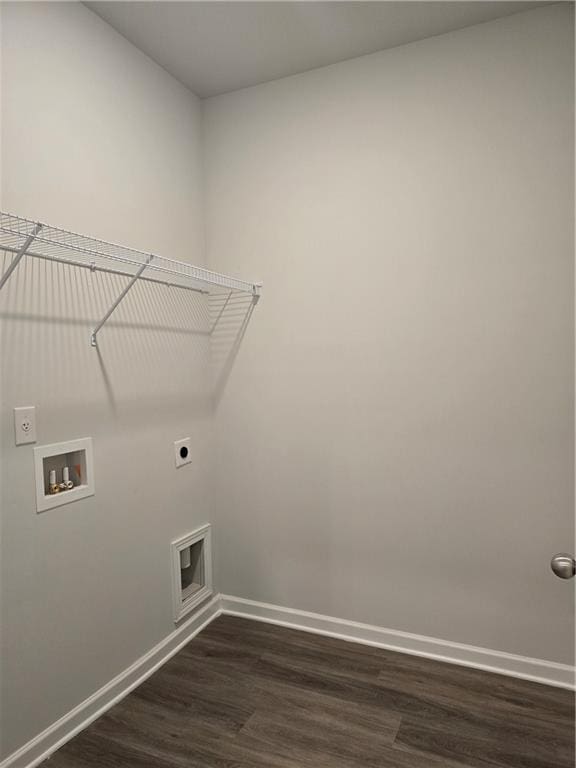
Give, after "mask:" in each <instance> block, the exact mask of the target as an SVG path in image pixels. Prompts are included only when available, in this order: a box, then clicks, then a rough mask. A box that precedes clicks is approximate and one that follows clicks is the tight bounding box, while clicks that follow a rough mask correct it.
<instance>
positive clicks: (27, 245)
mask: <svg viewBox="0 0 576 768" xmlns="http://www.w3.org/2000/svg"><path fill="white" fill-rule="evenodd" d="M41 229H42V224H40V222H36V225H35V227H34V229H33V230H32V232H31V233H30V234H29V235H28V237H27V238H26V240H25V241H24V243H23V245H22V247H21V248H20V250H18V251H16V256H15V257H14V258H13V259H12V261H11V262H10V266H9V267H8V269H7V270H6V271H5V272H4V274H3V275H2V277H1V278H0V290H2V288H3V287H4V284H5V283H6V282H7V281H8V278H9V277H10V275H11V274H12V272H14V270H15V269H16V267H17V266H18V264H19V263H20V261H21V259H22V257H23V256H24V255H25V254H26V251H27V250H28V248H30V246H31V245H32V243H33V241H34V239H35V237H36V235H37V234H38V233H39V232H40V230H41Z"/></svg>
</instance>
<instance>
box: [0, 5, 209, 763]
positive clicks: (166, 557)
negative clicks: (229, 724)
mask: <svg viewBox="0 0 576 768" xmlns="http://www.w3.org/2000/svg"><path fill="white" fill-rule="evenodd" d="M2 16H3V19H2V22H3V23H2V27H3V29H2V55H1V62H2V84H1V85H2V97H3V104H2V107H3V111H2V172H1V184H2V208H3V209H4V210H8V211H11V212H14V213H17V214H21V215H24V216H28V217H31V218H33V219H40V220H42V221H45V222H46V223H49V224H54V225H59V226H62V227H65V228H69V229H72V230H75V231H79V232H83V233H85V234H89V235H93V236H96V237H101V238H105V239H110V240H113V241H117V242H120V243H124V244H126V245H130V246H133V247H136V248H142V249H144V250H146V251H151V252H156V253H159V254H161V255H164V256H167V257H169V258H176V259H184V260H190V261H193V262H201V261H202V250H203V248H202V240H203V236H202V221H201V206H200V183H199V178H200V166H201V163H200V146H199V138H200V129H199V118H200V111H199V104H198V101H197V99H196V97H194V96H192V95H191V94H190V92H188V91H187V90H186V89H185V88H184V87H183V86H181V85H180V84H178V83H177V82H176V81H175V80H173V79H172V78H171V77H170V76H169V75H167V74H166V73H165V72H164V71H163V70H162V69H160V68H159V67H158V66H157V65H155V64H153V63H152V62H151V61H150V60H149V59H147V58H146V57H145V56H144V55H143V54H142V53H140V52H139V51H137V50H136V49H135V48H133V47H132V46H131V45H130V44H129V43H127V41H126V40H124V39H123V38H122V37H121V36H120V35H118V34H117V33H115V32H114V31H113V30H112V29H111V28H110V27H109V26H108V25H107V24H105V23H104V22H103V21H101V20H100V19H99V18H98V17H97V16H95V15H94V14H93V13H92V12H91V11H89V10H87V9H86V8H85V7H83V6H82V5H81V4H80V3H62V4H58V3H39V4H35V3H32V4H29V3H18V4H14V5H13V4H10V3H3V4H2ZM3 261H4V264H3V265H2V266H6V265H7V263H8V262H9V257H6V258H5V259H4V260H3ZM125 284H126V279H124V278H120V277H118V278H115V277H114V276H109V275H103V274H91V273H90V272H89V271H85V270H79V269H74V268H70V267H65V266H57V265H50V264H48V263H46V262H40V261H32V260H31V261H28V262H24V263H23V264H22V265H21V266H20V267H19V268H18V270H17V271H16V272H15V273H14V275H13V276H12V278H11V280H10V281H9V282H8V283H7V285H6V286H5V288H4V289H3V291H2V295H1V296H0V302H1V306H0V317H1V320H2V346H3V348H2V379H1V384H2V456H1V464H2V479H3V492H2V534H3V536H2V574H1V583H2V621H1V626H2V662H3V663H2V701H3V705H4V706H3V713H2V755H4V756H5V755H6V754H8V753H10V752H11V751H12V750H14V749H16V748H17V747H19V746H20V745H21V744H23V743H24V742H26V741H27V740H28V739H30V738H31V737H33V736H35V735H36V734H37V733H39V732H40V731H41V730H42V729H43V728H45V727H46V726H48V725H50V724H51V723H53V722H54V721H55V720H57V719H58V718H59V717H60V716H61V715H63V714H64V713H66V712H68V711H69V710H70V709H71V708H72V707H74V706H75V705H77V704H79V703H80V702H81V701H82V700H84V699H85V698H86V697H87V696H89V695H90V694H92V693H93V692H94V691H95V690H96V689H98V688H99V687H100V686H101V685H103V684H104V683H107V682H108V681H109V680H110V679H111V678H112V677H114V676H115V675H116V674H118V673H119V672H120V671H122V670H124V669H125V668H126V667H127V666H129V665H130V664H131V663H132V662H134V661H135V660H136V659H137V658H138V657H139V656H140V655H141V654H143V653H145V652H147V651H148V650H149V649H150V648H152V647H153V646H154V645H155V644H156V643H158V642H159V641H160V640H161V639H162V638H164V637H165V636H166V635H167V634H168V633H169V632H170V631H172V630H173V629H174V624H173V621H172V596H171V581H170V579H171V572H170V562H171V561H170V542H171V540H172V539H175V538H177V537H179V536H181V535H183V534H185V533H186V532H188V531H190V530H193V529H194V528H195V527H196V526H198V525H200V524H201V523H204V522H206V521H207V520H209V519H210V510H209V498H210V488H209V473H208V465H209V461H210V458H209V441H208V440H209V430H210V404H209V399H210V398H209V394H210V393H209V384H208V380H207V378H208V377H207V372H208V365H207V359H208V355H209V350H208V346H207V345H208V340H207V336H206V334H205V330H206V328H207V318H206V307H205V306H204V304H203V303H202V302H203V300H199V299H198V298H197V297H196V295H195V294H192V293H183V292H178V291H177V290H175V289H174V290H170V289H168V288H166V287H164V286H158V285H150V284H147V285H139V286H137V287H136V288H134V290H133V293H132V294H131V295H129V296H128V298H127V299H126V302H125V304H123V305H121V307H120V308H119V309H118V310H117V313H116V314H115V315H114V316H113V318H111V320H110V323H109V324H107V325H106V326H105V327H104V328H103V330H102V331H101V333H100V336H99V339H100V341H99V350H98V351H96V350H94V349H93V348H91V347H90V344H89V337H90V330H91V328H92V327H93V325H94V323H95V322H96V321H97V320H99V319H100V318H101V317H102V316H103V314H104V312H105V311H106V309H107V307H108V306H109V304H110V303H111V302H112V301H113V299H114V298H115V297H116V296H117V295H118V294H119V292H120V290H121V289H122V287H123V286H124V285H125ZM18 405H35V406H36V407H37V429H38V444H45V443H52V442H58V441H61V440H67V439H73V438H77V437H87V436H91V437H92V438H93V440H94V460H95V477H96V495H95V496H94V497H92V498H88V499H84V500H82V501H79V502H77V503H75V504H69V505H67V506H62V507H58V508H57V509H53V510H51V511H48V512H44V513H42V514H36V510H35V497H34V478H33V460H32V446H22V447H18V448H16V447H15V445H14V437H13V426H12V408H13V406H18ZM188 436H190V437H191V439H192V453H193V458H194V460H193V462H192V464H190V465H188V466H186V467H183V468H182V469H179V470H176V469H175V466H174V457H173V447H172V444H173V441H174V440H176V439H178V438H182V437H188Z"/></svg>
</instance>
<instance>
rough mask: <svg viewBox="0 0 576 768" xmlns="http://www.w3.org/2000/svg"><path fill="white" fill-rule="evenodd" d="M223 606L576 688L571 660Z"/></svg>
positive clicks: (236, 604)
mask: <svg viewBox="0 0 576 768" xmlns="http://www.w3.org/2000/svg"><path fill="white" fill-rule="evenodd" d="M220 610H221V612H222V613H224V614H228V615H230V616H244V617H246V618H249V619H255V620H257V621H264V622H267V623H269V624H279V625H280V626H283V627H291V628H292V629H300V630H303V631H304V632H312V633H315V634H318V635H327V636H329V637H336V638H339V639H340V640H347V641H349V642H353V643H362V644H363V645H372V646H375V647H376V648H386V649H388V650H391V651H398V652H400V653H409V654H412V655H414V656H423V657H425V658H428V659H436V660H438V661H445V662H448V663H449V664H459V665H461V666H464V667H474V668H476V669H483V670H485V671H487V672H496V673H498V674H501V675H508V676H510V677H519V678H522V679H524V680H532V681H534V682H537V683H544V684H546V685H554V686H557V687H559V688H569V689H570V690H574V688H575V672H576V670H575V668H574V667H572V666H569V665H568V664H557V663H555V662H553V661H544V660H542V659H531V658H528V657H526V656H516V655H515V654H512V653H504V652H503V651H492V650H489V649H487V648H477V647H475V646H473V645H463V644H462V643H453V642H450V641H449V640H438V639H436V638H434V637H425V636H423V635H414V634H411V633H409V632H399V631H397V630H393V629H383V628H381V627H375V626H372V625H370V624H360V623H358V622H356V621H346V620H345V619H335V618H333V617H331V616H322V615H321V614H318V613H308V612H307V611H298V610H295V609H293V608H282V607H281V606H278V605H269V604H268V603H258V602H255V601H253V600H244V599H242V598H239V597H231V596H230V595H221V597H220Z"/></svg>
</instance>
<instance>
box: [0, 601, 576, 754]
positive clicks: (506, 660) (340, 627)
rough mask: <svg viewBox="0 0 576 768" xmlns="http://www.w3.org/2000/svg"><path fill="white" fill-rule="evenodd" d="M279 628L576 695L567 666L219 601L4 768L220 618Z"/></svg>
mask: <svg viewBox="0 0 576 768" xmlns="http://www.w3.org/2000/svg"><path fill="white" fill-rule="evenodd" d="M223 613H224V614H227V615H230V616H244V617H245V618H248V619H254V620H256V621H263V622H267V623H268V624H279V625H281V626H283V627H291V628H292V629H300V630H303V631H304V632H312V633H315V634H318V635H327V636H329V637H336V638H339V639H340V640H346V641H349V642H353V643H362V644H363V645H372V646H375V647H377V648H386V649H388V650H392V651H398V652H400V653H409V654H412V655H415V656H423V657H425V658H429V659H437V660H438V661H446V662H448V663H450V664H460V665H461V666H465V667H475V668H476V669H483V670H486V671H488V672H496V673H499V674H502V675H509V676H511V677H520V678H523V679H525V680H533V681H535V682H538V683H544V684H546V685H554V686H557V687H560V688H569V689H571V690H574V688H575V685H574V680H575V669H574V667H572V666H568V665H567V664H556V663H554V662H552V661H543V660H541V659H530V658H527V657H525V656H515V655H514V654H511V653H503V652H501V651H491V650H488V649H487V648H476V647H474V646H472V645H463V644H461V643H452V642H450V641H448V640H438V639H436V638H433V637H424V636H423V635H414V634H411V633H409V632H398V631H396V630H392V629H382V628H381V627H375V626H372V625H370V624H360V623H358V622H355V621H346V620H345V619H336V618H333V617H331V616H322V615H321V614H318V613H308V612H306V611H298V610H295V609H293V608H283V607H281V606H278V605H269V604H267V603H258V602H255V601H254V600H244V599H243V598H240V597H231V596H230V595H216V596H215V597H213V598H212V600H210V602H209V603H207V604H206V605H205V606H204V607H203V608H201V609H200V610H199V611H198V612H197V613H195V614H194V616H193V617H192V618H191V619H189V620H188V621H187V622H186V623H185V624H183V625H182V626H181V627H179V628H178V629H176V630H175V631H174V632H172V633H171V634H170V635H168V637H166V638H165V639H164V640H162V641H161V642H160V643H158V645H156V646H154V648H152V649H151V650H150V651H149V652H148V653H146V654H144V656H141V657H140V658H139V659H138V660H137V661H135V662H134V664H132V665H131V666H130V667H128V669H125V670H124V671H123V672H121V673H120V674H119V675H117V676H116V677H115V678H113V679H112V680H111V681H110V682H109V683H107V684H106V685H104V686H103V687H102V688H100V689H99V690H98V691H96V693H94V694H92V695H91V696H90V697H89V698H87V699H86V700H85V701H83V702H82V703H81V704H78V706H76V707H74V709H72V710H71V711H70V712H68V713H67V714H66V715H64V716H63V717H61V718H60V720H57V721H56V722H55V723H53V724H52V725H51V726H49V727H48V728H46V730H44V731H42V733H40V734H39V735H38V736H36V737H34V738H33V739H32V740H31V741H29V742H28V743H27V744H24V746H23V747H21V748H20V749H18V750H17V751H16V752H13V753H12V754H11V755H9V756H8V757H7V758H5V759H4V760H3V761H2V762H1V763H0V768H34V767H35V766H37V765H39V764H40V763H41V762H42V761H43V760H45V759H46V758H47V757H49V756H50V755H51V754H52V753H53V752H55V751H56V750H57V749H59V748H60V747H61V746H62V745H63V744H65V743H66V742H67V741H69V740H70V739H71V738H73V737H74V736H75V735H76V734H77V733H79V732H80V731H81V730H83V729H84V728H86V727H87V726H88V725H89V724H90V723H91V722H92V721H93V720H96V718H98V717H100V715H102V714H104V712H106V710H108V709H110V707H113V706H114V704H116V703H117V702H119V701H120V700H121V699H123V698H124V697H125V696H127V695H128V694H129V693H130V691H132V690H133V689H134V688H136V687H137V686H138V685H140V683H142V682H143V681H144V680H145V679H146V678H147V677H150V675H152V674H153V673H154V672H155V671H156V670H157V669H158V668H159V667H161V666H162V665H163V664H165V663H166V662H167V661H168V659H170V658H171V657H172V656H174V654H176V653H178V651H179V650H180V649H181V648H182V647H183V646H184V645H186V643H188V642H189V641H190V640H191V639H192V638H193V637H194V636H195V635H197V634H198V633H199V632H200V631H201V630H203V629H204V628H205V627H207V626H208V624H210V622H211V621H213V620H214V619H216V618H217V617H218V616H220V615H221V614H223Z"/></svg>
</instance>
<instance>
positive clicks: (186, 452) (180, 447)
mask: <svg viewBox="0 0 576 768" xmlns="http://www.w3.org/2000/svg"><path fill="white" fill-rule="evenodd" d="M174 459H175V461H176V469H178V467H183V466H184V464H190V463H191V462H192V454H191V452H190V438H189V437H185V438H184V439H183V440H176V442H175V443H174Z"/></svg>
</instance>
